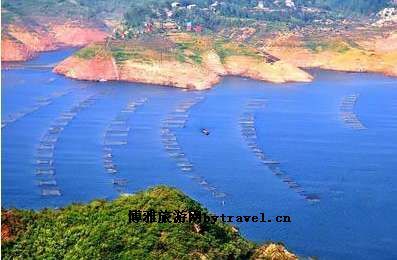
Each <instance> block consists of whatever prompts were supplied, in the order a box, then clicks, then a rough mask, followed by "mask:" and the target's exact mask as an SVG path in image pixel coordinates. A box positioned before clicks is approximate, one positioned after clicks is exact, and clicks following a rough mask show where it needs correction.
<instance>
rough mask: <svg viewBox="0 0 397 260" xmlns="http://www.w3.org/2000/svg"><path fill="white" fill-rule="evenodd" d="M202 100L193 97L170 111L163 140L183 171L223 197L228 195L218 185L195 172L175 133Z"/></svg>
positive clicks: (214, 193)
mask: <svg viewBox="0 0 397 260" xmlns="http://www.w3.org/2000/svg"><path fill="white" fill-rule="evenodd" d="M202 100H203V97H201V96H198V97H195V98H192V99H190V100H188V101H185V102H183V103H182V104H180V105H179V106H178V107H177V108H176V109H175V110H174V111H173V112H171V113H169V114H168V116H167V117H166V118H165V119H164V120H163V121H162V127H161V133H160V136H161V141H162V143H163V147H164V149H165V151H166V153H167V154H168V156H169V157H170V158H172V159H173V160H175V161H176V165H177V167H178V169H179V170H180V171H181V172H182V173H184V174H186V176H188V177H189V178H191V179H192V180H193V181H195V182H196V183H198V184H199V185H200V186H202V187H203V188H204V189H205V190H207V191H208V192H210V193H211V194H212V196H214V197H215V198H219V199H222V198H225V197H226V193H224V192H220V191H218V189H217V188H216V187H214V186H212V185H210V184H209V183H208V181H206V180H205V179H204V178H203V177H201V176H198V175H197V174H195V173H194V165H193V163H192V162H191V161H190V160H189V159H188V158H187V156H186V154H185V153H184V152H183V150H182V148H181V146H180V145H179V143H178V140H177V137H176V134H175V133H174V130H175V129H178V128H184V127H185V125H186V123H187V120H188V118H189V109H190V108H192V107H193V106H194V105H196V104H197V103H198V102H200V101H202ZM224 203H225V201H224V200H222V204H224Z"/></svg>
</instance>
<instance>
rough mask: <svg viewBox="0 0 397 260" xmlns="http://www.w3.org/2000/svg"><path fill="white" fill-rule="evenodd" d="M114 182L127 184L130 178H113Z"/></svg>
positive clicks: (115, 183)
mask: <svg viewBox="0 0 397 260" xmlns="http://www.w3.org/2000/svg"><path fill="white" fill-rule="evenodd" d="M112 183H113V184H114V185H127V183H128V180H127V179H113V180H112Z"/></svg>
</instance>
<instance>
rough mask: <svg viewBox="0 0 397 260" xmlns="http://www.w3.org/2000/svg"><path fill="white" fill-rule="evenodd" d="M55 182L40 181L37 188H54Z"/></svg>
mask: <svg viewBox="0 0 397 260" xmlns="http://www.w3.org/2000/svg"><path fill="white" fill-rule="evenodd" d="M56 185H57V182H56V180H42V181H39V186H56Z"/></svg>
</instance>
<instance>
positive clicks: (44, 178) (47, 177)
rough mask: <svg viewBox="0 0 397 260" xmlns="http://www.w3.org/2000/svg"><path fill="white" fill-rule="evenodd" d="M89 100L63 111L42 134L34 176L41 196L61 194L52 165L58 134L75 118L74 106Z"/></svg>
mask: <svg viewBox="0 0 397 260" xmlns="http://www.w3.org/2000/svg"><path fill="white" fill-rule="evenodd" d="M87 100H88V101H89V102H91V103H92V102H93V101H94V99H93V98H92V97H88V98H87V99H85V100H83V101H81V102H80V103H78V104H77V105H76V106H74V107H73V108H71V109H70V110H68V111H67V112H63V113H61V114H60V115H59V117H58V118H57V119H56V120H55V121H54V123H53V124H51V126H50V127H49V128H48V130H47V132H46V133H45V134H44V135H43V136H42V138H41V139H40V142H39V144H38V147H37V149H36V158H35V165H36V176H37V177H38V181H37V182H38V186H39V187H40V188H41V195H42V196H61V195H62V193H61V191H60V189H59V187H58V185H57V181H56V179H55V173H56V169H55V167H54V151H55V147H56V143H57V142H58V139H59V136H60V134H61V133H62V131H63V130H64V128H65V127H66V126H67V125H68V124H69V123H70V122H71V121H72V120H73V119H74V118H75V116H76V115H77V113H78V112H77V111H79V110H78V109H76V108H81V107H85V106H86V105H87V104H88V103H87Z"/></svg>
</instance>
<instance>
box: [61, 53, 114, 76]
mask: <svg viewBox="0 0 397 260" xmlns="http://www.w3.org/2000/svg"><path fill="white" fill-rule="evenodd" d="M53 71H54V72H55V73H59V74H63V75H65V76H67V77H70V78H74V79H85V80H118V79H119V76H118V70H117V67H116V65H115V62H114V59H113V58H112V57H111V56H107V57H95V58H93V59H82V58H78V57H75V56H71V57H69V58H67V59H66V60H64V61H62V62H61V63H60V64H58V65H57V66H56V67H55V68H54V70H53Z"/></svg>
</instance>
